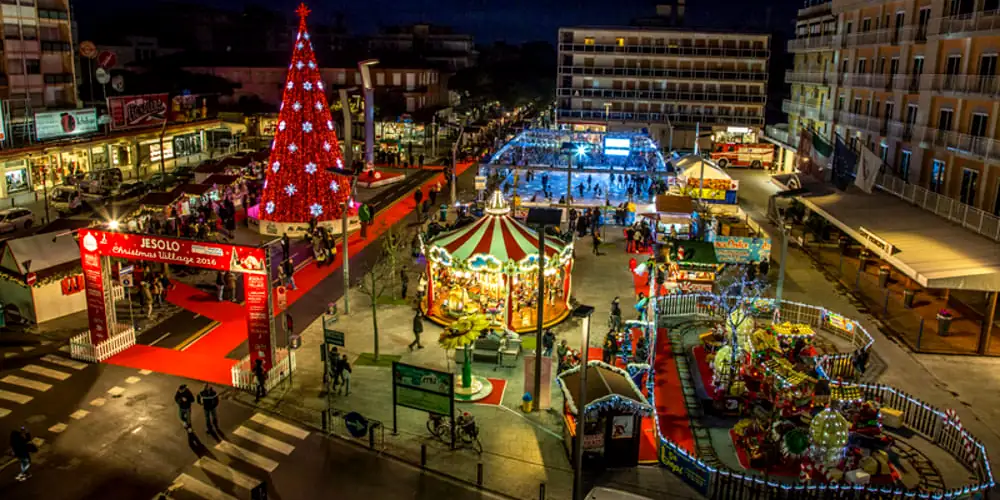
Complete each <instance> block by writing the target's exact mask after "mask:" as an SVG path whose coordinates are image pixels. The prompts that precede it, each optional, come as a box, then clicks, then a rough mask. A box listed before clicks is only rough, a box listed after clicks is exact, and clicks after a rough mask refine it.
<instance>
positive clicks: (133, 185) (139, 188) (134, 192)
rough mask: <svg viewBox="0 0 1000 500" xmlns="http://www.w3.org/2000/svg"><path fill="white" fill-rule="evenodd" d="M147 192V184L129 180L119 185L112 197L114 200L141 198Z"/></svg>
mask: <svg viewBox="0 0 1000 500" xmlns="http://www.w3.org/2000/svg"><path fill="white" fill-rule="evenodd" d="M147 192H149V185H148V184H146V183H145V182H144V181H140V180H131V181H125V182H123V183H121V184H120V185H119V186H118V189H116V190H115V191H114V192H113V193H112V197H113V198H114V199H116V200H124V199H127V198H135V197H136V196H142V195H144V194H146V193H147Z"/></svg>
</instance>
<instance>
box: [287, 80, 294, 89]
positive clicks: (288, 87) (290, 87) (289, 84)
mask: <svg viewBox="0 0 1000 500" xmlns="http://www.w3.org/2000/svg"><path fill="white" fill-rule="evenodd" d="M285 88H286V89H288V90H292V89H293V88H295V82H293V81H291V80H289V81H288V85H285Z"/></svg>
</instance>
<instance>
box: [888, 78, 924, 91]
mask: <svg viewBox="0 0 1000 500" xmlns="http://www.w3.org/2000/svg"><path fill="white" fill-rule="evenodd" d="M921 79H922V75H895V76H893V77H892V88H893V89H894V90H902V91H905V92H910V93H913V94H915V93H917V92H919V91H920V80H921Z"/></svg>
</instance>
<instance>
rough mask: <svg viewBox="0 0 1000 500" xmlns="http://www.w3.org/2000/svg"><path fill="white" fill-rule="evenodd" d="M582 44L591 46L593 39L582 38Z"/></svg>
mask: <svg viewBox="0 0 1000 500" xmlns="http://www.w3.org/2000/svg"><path fill="white" fill-rule="evenodd" d="M583 44H584V45H593V44H594V39H593V37H589V36H588V37H587V38H584V39H583Z"/></svg>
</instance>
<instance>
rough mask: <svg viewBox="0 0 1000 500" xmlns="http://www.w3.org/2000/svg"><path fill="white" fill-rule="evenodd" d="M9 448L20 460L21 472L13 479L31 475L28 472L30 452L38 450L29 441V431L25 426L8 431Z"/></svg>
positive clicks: (25, 478) (19, 479) (24, 478)
mask: <svg viewBox="0 0 1000 500" xmlns="http://www.w3.org/2000/svg"><path fill="white" fill-rule="evenodd" d="M10 449H11V451H12V452H13V453H14V458H16V459H17V460H18V461H19V462H21V472H20V473H19V474H18V475H17V476H16V477H15V478H14V479H16V480H18V481H25V480H27V479H28V478H29V477H31V474H30V473H29V472H28V469H29V468H30V467H31V454H32V453H33V452H35V451H38V448H37V447H36V446H35V443H32V442H31V433H30V432H28V429H27V428H26V427H25V426H23V425H22V426H21V428H20V429H14V430H12V431H10Z"/></svg>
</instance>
